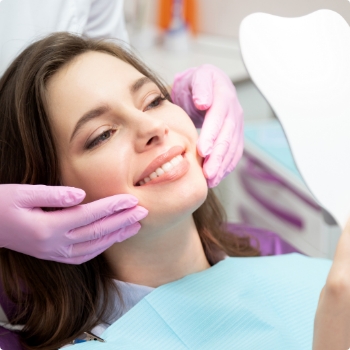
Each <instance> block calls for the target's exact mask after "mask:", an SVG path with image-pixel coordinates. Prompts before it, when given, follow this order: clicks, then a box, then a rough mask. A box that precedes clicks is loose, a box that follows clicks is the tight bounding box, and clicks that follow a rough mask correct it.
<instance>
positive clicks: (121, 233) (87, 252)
mask: <svg viewBox="0 0 350 350" xmlns="http://www.w3.org/2000/svg"><path fill="white" fill-rule="evenodd" d="M140 228H141V225H140V223H138V222H135V223H134V224H132V225H130V226H127V227H123V228H120V229H119V230H116V231H115V232H113V233H111V234H109V235H106V236H103V237H101V238H98V239H95V240H91V241H87V242H83V243H77V244H74V245H72V246H71V247H70V249H69V252H68V259H69V258H71V261H75V259H76V258H79V261H81V262H84V261H87V260H89V259H92V258H94V257H95V256H97V255H98V254H100V253H102V252H103V251H105V250H106V249H108V248H109V247H111V246H112V245H113V244H114V243H117V242H122V241H124V240H126V239H128V238H130V237H131V236H134V235H135V234H137V232H139V230H140ZM72 258H73V260H72ZM68 259H67V260H68ZM67 260H66V261H67ZM73 263H76V264H77V263H80V262H73Z"/></svg>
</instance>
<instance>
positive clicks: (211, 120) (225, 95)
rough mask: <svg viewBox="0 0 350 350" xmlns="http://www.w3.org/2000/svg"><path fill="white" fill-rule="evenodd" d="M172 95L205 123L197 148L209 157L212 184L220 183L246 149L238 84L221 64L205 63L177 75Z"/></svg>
mask: <svg viewBox="0 0 350 350" xmlns="http://www.w3.org/2000/svg"><path fill="white" fill-rule="evenodd" d="M171 98H172V100H173V102H174V103H175V104H177V105H178V106H180V107H181V108H183V109H184V110H185V111H186V112H187V114H188V115H189V116H190V117H191V119H192V120H193V122H194V124H195V126H196V127H197V128H198V127H201V126H202V131H201V133H200V135H199V139H198V143H197V149H198V153H199V154H200V155H201V156H202V157H205V160H204V163H203V172H204V175H205V177H206V178H207V182H208V186H209V187H215V186H217V185H218V184H219V182H220V181H221V180H222V179H223V178H224V177H225V176H226V175H227V174H229V173H230V172H231V171H232V170H233V169H234V168H235V167H236V165H237V163H238V161H239V160H240V158H241V157H242V153H243V110H242V107H241V105H240V104H239V102H238V99H237V94H236V89H235V87H234V86H233V84H232V82H231V80H230V79H229V77H228V76H227V75H226V74H225V73H224V72H223V71H221V70H220V69H219V68H217V67H215V66H212V65H210V64H204V65H202V66H200V67H198V68H190V69H187V70H186V71H184V72H182V73H179V74H177V75H176V76H175V79H174V84H173V88H172V91H171ZM203 119H204V122H203ZM202 123H203V125H202Z"/></svg>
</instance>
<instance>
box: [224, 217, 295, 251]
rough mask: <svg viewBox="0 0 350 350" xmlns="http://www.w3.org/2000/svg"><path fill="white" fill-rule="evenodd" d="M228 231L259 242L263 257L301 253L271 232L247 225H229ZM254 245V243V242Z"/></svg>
mask: <svg viewBox="0 0 350 350" xmlns="http://www.w3.org/2000/svg"><path fill="white" fill-rule="evenodd" d="M227 229H228V231H230V232H232V233H236V234H238V235H245V234H246V235H249V236H251V237H254V238H256V239H257V241H258V242H259V248H260V251H261V255H262V256H266V255H281V254H288V253H300V252H299V251H298V250H297V249H296V248H294V247H293V246H291V245H290V244H289V243H287V242H285V241H284V240H283V239H282V238H281V237H280V236H278V235H277V234H276V233H273V232H271V231H268V230H265V229H260V228H256V227H253V226H249V225H246V224H233V223H231V224H228V225H227ZM252 243H253V244H254V241H253V242H252Z"/></svg>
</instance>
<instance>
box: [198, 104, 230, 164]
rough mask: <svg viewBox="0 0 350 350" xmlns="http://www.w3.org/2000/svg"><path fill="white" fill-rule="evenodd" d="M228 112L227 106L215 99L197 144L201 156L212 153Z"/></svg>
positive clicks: (206, 116)
mask: <svg viewBox="0 0 350 350" xmlns="http://www.w3.org/2000/svg"><path fill="white" fill-rule="evenodd" d="M227 111H228V106H227V105H225V104H222V103H219V102H218V101H217V100H215V99H214V102H213V105H212V106H211V107H210V108H209V109H208V111H207V113H206V115H205V118H204V122H203V125H202V130H201V133H200V135H199V139H198V142H197V149H198V153H199V154H200V156H202V157H205V156H207V155H209V154H210V153H211V152H212V150H213V146H214V143H215V141H216V139H217V138H218V136H219V134H220V131H221V130H222V125H223V123H224V121H225V119H226V118H227ZM229 117H231V116H229Z"/></svg>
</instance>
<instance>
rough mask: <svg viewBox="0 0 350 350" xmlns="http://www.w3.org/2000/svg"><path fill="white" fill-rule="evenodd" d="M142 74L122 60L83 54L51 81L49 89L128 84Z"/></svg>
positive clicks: (88, 53) (97, 53)
mask: <svg viewBox="0 0 350 350" xmlns="http://www.w3.org/2000/svg"><path fill="white" fill-rule="evenodd" d="M140 76H142V74H141V73H140V72H139V71H138V70H137V69H136V68H134V67H133V66H131V65H130V64H128V63H126V62H124V61H122V60H121V59H119V58H117V57H115V56H112V55H110V54H107V53H103V52H95V51H90V52H86V53H84V54H81V55H79V56H77V57H76V58H74V59H73V61H71V62H69V63H68V64H66V65H65V66H63V67H62V68H61V69H60V70H59V71H58V72H57V73H56V74H54V75H53V77H52V78H51V79H50V80H49V82H48V85H47V88H48V90H52V87H53V86H55V87H56V88H57V87H60V85H63V86H64V87H65V89H67V88H69V87H73V88H84V87H86V86H88V84H89V83H91V84H92V83H93V84H94V85H96V84H98V83H102V84H103V83H108V82H111V81H113V82H120V84H121V85H123V84H128V83H130V82H132V81H134V80H135V79H137V78H139V77H140Z"/></svg>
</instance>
